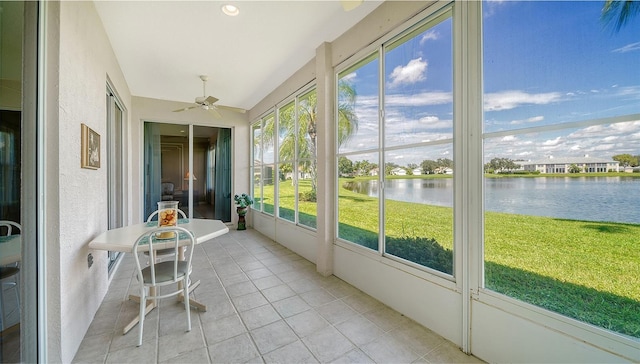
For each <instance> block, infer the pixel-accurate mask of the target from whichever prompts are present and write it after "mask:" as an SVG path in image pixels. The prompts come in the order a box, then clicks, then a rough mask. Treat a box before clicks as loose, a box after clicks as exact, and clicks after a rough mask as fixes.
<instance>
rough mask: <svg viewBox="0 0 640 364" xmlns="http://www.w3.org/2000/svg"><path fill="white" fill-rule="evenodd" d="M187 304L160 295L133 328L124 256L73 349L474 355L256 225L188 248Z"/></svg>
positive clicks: (102, 358) (337, 359) (192, 354)
mask: <svg viewBox="0 0 640 364" xmlns="http://www.w3.org/2000/svg"><path fill="white" fill-rule="evenodd" d="M193 265H194V273H193V279H194V280H197V279H200V280H201V285H200V286H199V287H198V288H197V289H196V290H195V291H194V292H193V294H192V298H195V299H197V300H199V301H200V302H202V303H205V304H206V305H207V306H208V310H207V311H206V312H200V311H198V310H195V309H192V311H191V313H192V315H191V320H192V330H191V331H190V332H188V333H187V332H185V329H186V316H185V314H184V306H183V305H182V304H178V303H177V302H176V301H175V299H172V298H169V299H165V300H163V301H161V304H160V306H159V307H158V308H156V309H155V310H153V311H152V312H151V313H150V314H149V315H147V318H146V320H145V324H144V337H143V345H142V346H141V347H136V343H137V335H138V326H136V327H134V328H133V330H131V331H130V332H129V333H128V334H126V335H122V329H123V327H124V326H125V325H126V323H127V322H129V321H130V320H131V319H132V318H134V317H135V316H136V315H137V313H138V304H137V303H135V302H134V301H130V300H127V297H128V295H129V294H135V293H136V287H137V285H136V279H135V276H134V262H133V258H132V256H131V255H129V254H127V255H126V256H125V257H124V259H123V261H122V263H121V264H120V267H119V269H118V271H117V273H116V276H115V277H114V279H113V281H112V283H111V286H110V288H109V292H108V293H107V296H106V297H105V299H104V301H103V302H102V305H101V306H100V308H99V310H98V312H97V313H96V316H95V318H94V319H93V322H92V323H91V326H90V327H89V330H88V332H87V334H86V336H85V337H84V340H83V341H82V344H81V345H80V348H79V349H78V352H77V354H76V356H75V359H74V362H75V363H165V362H166V363H247V362H248V363H480V362H481V361H480V360H478V359H477V358H475V357H472V356H467V355H465V354H464V353H463V352H462V351H460V350H459V348H458V347H457V346H456V345H454V344H452V343H451V342H449V341H447V340H445V339H444V338H442V337H440V336H439V335H436V334H435V333H434V332H432V331H430V330H429V329H427V328H425V327H423V326H420V325H418V324H417V323H415V322H414V321H412V320H410V319H408V318H407V317H405V316H403V315H401V314H400V313H398V312H396V311H394V310H392V309H390V308H389V307H387V306H385V305H384V304H382V303H380V302H379V301H377V300H375V299H373V298H372V297H370V296H368V295H367V294H365V293H363V292H361V291H359V290H358V289H356V288H354V287H353V286H351V285H349V284H347V283H345V282H344V281H342V280H340V279H339V278H337V277H335V276H330V277H323V276H321V275H319V274H318V273H316V270H315V266H314V265H313V264H312V263H311V262H309V261H307V260H305V259H304V258H302V257H301V256H299V255H297V254H295V253H293V252H292V251H291V250H289V249H287V248H285V247H283V246H282V245H280V244H278V243H275V242H273V241H272V240H270V239H268V238H267V237H265V236H263V235H261V234H260V233H258V232H256V231H255V230H251V229H249V230H246V231H237V230H232V231H230V232H229V234H226V235H224V236H222V237H219V238H216V239H213V240H212V241H209V242H206V243H203V244H200V245H198V246H197V247H196V250H195V251H194V262H193Z"/></svg>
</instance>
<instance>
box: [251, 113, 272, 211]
mask: <svg viewBox="0 0 640 364" xmlns="http://www.w3.org/2000/svg"><path fill="white" fill-rule="evenodd" d="M274 128H275V114H274V113H273V112H271V113H269V114H268V115H267V116H265V117H264V118H262V119H260V121H259V122H257V123H256V124H254V125H253V126H252V130H253V136H252V137H253V192H252V193H253V196H254V200H255V203H254V205H253V208H254V209H256V210H258V211H262V212H265V213H267V214H270V215H273V212H274V210H275V205H274V199H275V177H276V175H275V173H276V170H275V155H274V150H275V149H274V148H275V143H274V142H275V133H274V131H275V130H274Z"/></svg>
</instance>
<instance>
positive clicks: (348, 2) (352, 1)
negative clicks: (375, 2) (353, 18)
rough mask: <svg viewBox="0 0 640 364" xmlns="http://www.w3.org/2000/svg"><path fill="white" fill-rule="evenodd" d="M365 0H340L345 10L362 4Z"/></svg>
mask: <svg viewBox="0 0 640 364" xmlns="http://www.w3.org/2000/svg"><path fill="white" fill-rule="evenodd" d="M363 1H364V0H340V3H341V4H342V9H344V11H351V10H353V9H355V8H357V7H358V6H360V5H361V4H362V2H363Z"/></svg>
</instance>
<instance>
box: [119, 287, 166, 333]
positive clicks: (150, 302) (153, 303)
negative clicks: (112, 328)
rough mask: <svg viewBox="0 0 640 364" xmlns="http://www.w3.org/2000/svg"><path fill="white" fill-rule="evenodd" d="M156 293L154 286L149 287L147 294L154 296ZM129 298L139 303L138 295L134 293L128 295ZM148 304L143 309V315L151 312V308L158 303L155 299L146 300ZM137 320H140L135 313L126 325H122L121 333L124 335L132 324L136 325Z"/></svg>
mask: <svg viewBox="0 0 640 364" xmlns="http://www.w3.org/2000/svg"><path fill="white" fill-rule="evenodd" d="M155 294H156V289H155V287H151V288H150V289H149V295H150V296H151V295H153V296H155ZM129 299H130V300H132V301H135V302H136V303H140V296H136V295H129ZM147 302H148V304H147V307H145V309H144V314H145V316H146V315H147V314H148V313H149V312H151V310H153V309H154V308H156V307H158V303H157V300H147ZM138 322H140V315H136V317H135V318H134V319H133V320H131V322H129V323H128V324H127V326H125V327H124V329H123V330H122V335H125V334H126V333H127V332H129V331H131V329H133V327H134V326H136V325H137V324H138Z"/></svg>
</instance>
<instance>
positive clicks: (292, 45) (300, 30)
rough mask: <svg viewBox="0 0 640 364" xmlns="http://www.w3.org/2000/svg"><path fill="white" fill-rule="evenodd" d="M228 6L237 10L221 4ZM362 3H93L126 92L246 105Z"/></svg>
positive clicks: (369, 4) (351, 18) (369, 1)
mask: <svg viewBox="0 0 640 364" xmlns="http://www.w3.org/2000/svg"><path fill="white" fill-rule="evenodd" d="M226 3H232V4H234V5H236V6H237V7H238V8H240V15H238V16H236V17H229V16H227V15H224V14H223V13H222V11H221V6H222V5H223V4H226ZM380 4H381V1H376V0H366V1H364V3H362V4H361V5H360V6H358V7H356V8H355V9H353V10H350V11H345V10H344V9H343V6H342V4H341V2H340V1H338V0H324V1H306V0H296V1H293V0H290V1H242V0H241V1H237V0H235V1H227V2H222V1H96V2H95V6H96V9H97V11H98V14H99V15H100V18H101V19H102V22H103V25H104V27H105V29H106V32H107V34H108V36H109V39H110V41H111V45H112V47H113V49H114V52H115V54H116V57H117V58H118V62H119V63H120V67H121V68H122V71H123V73H124V76H125V78H126V80H127V83H128V85H129V88H130V91H131V93H132V94H133V95H134V96H142V97H150V98H156V99H163V100H172V101H182V102H193V101H194V99H195V98H196V97H197V96H202V81H201V80H200V78H199V75H202V74H206V75H208V76H209V81H208V82H207V92H206V93H207V96H208V95H211V96H214V97H217V98H218V99H219V101H218V103H217V104H218V105H226V106H234V107H241V108H244V109H251V108H252V107H253V106H255V105H256V104H257V103H258V102H259V101H260V100H262V99H263V98H264V97H265V96H266V95H268V94H269V93H270V92H271V91H273V89H274V88H275V87H277V86H278V85H280V84H281V83H282V82H283V81H284V80H286V79H287V78H288V77H289V76H291V75H292V74H293V73H294V72H295V71H297V70H298V69H299V68H300V67H302V66H303V65H305V64H306V63H307V62H309V61H310V60H311V59H312V58H313V57H314V55H315V49H316V48H317V47H318V46H319V45H320V44H322V43H323V42H325V41H326V42H331V41H333V40H335V39H336V38H337V37H338V36H340V35H341V34H342V33H344V32H345V31H346V30H348V29H349V28H351V27H352V26H353V25H355V24H356V23H357V22H359V21H360V20H361V19H362V18H364V17H365V16H366V15H367V14H369V13H370V12H371V11H373V10H374V9H375V8H376V7H377V6H379V5H380Z"/></svg>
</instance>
